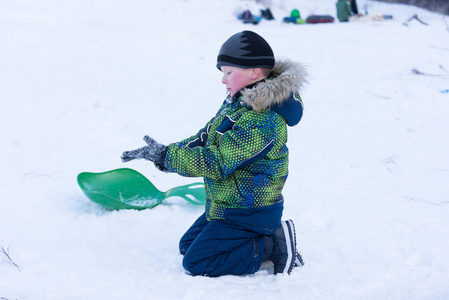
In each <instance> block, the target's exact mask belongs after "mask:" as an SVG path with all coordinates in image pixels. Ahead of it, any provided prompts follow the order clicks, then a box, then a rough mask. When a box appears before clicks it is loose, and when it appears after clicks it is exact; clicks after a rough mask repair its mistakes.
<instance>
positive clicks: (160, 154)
mask: <svg viewBox="0 0 449 300" xmlns="http://www.w3.org/2000/svg"><path fill="white" fill-rule="evenodd" d="M143 139H144V141H145V142H146V143H147V144H148V146H145V147H142V148H139V149H136V150H131V151H125V152H123V154H122V157H121V158H122V161H123V162H128V161H131V160H133V159H138V158H143V159H146V160H149V161H152V162H154V164H155V165H156V167H157V168H158V169H159V170H161V171H165V170H166V168H165V166H164V156H165V151H166V149H167V146H165V145H162V144H159V143H158V142H156V141H155V140H154V139H152V138H151V137H149V136H148V135H146V136H145V137H144V138H143Z"/></svg>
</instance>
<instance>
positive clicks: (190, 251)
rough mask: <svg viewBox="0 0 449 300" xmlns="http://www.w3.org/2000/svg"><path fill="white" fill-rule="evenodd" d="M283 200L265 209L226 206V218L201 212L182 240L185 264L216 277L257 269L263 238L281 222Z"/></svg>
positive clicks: (191, 271) (187, 266)
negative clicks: (213, 216) (208, 217)
mask: <svg viewBox="0 0 449 300" xmlns="http://www.w3.org/2000/svg"><path fill="white" fill-rule="evenodd" d="M283 208H284V203H283V202H280V203H277V204H274V205H270V206H267V207H263V208H251V209H226V210H225V215H224V217H225V219H224V220H211V221H208V220H207V219H206V215H205V214H202V215H201V216H200V217H199V218H198V219H197V220H196V221H195V223H194V224H193V225H192V226H191V227H190V228H189V229H188V230H187V232H186V233H185V234H184V235H183V237H182V238H181V241H180V242H179V250H180V252H181V254H182V255H184V258H183V261H182V264H183V267H184V268H185V269H186V270H187V271H188V272H189V273H190V274H192V275H205V276H210V277H216V276H221V275H231V274H232V275H243V274H253V273H255V272H257V271H258V270H259V268H260V266H261V264H262V262H263V261H262V258H263V254H264V237H265V236H269V235H273V234H274V232H275V231H276V229H277V228H278V227H279V225H280V223H281V217H282V211H283Z"/></svg>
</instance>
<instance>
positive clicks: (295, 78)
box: [241, 58, 307, 112]
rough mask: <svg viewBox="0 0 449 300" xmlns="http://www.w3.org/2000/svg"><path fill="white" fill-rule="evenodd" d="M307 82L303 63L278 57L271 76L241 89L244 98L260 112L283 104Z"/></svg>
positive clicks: (247, 103)
mask: <svg viewBox="0 0 449 300" xmlns="http://www.w3.org/2000/svg"><path fill="white" fill-rule="evenodd" d="M306 83H307V70H306V68H305V67H304V66H303V65H302V64H300V63H297V62H293V61H292V60H290V59H285V58H284V59H277V60H276V63H275V65H274V68H273V70H272V71H271V74H270V76H269V78H267V79H266V80H265V81H262V82H259V83H257V85H256V86H255V87H253V88H250V89H243V90H242V91H241V94H242V96H243V98H242V100H243V102H245V104H246V105H248V106H250V107H251V108H252V109H253V110H254V111H256V112H260V111H262V110H264V109H267V108H271V107H273V106H275V105H277V106H282V103H283V102H286V101H288V100H289V99H290V98H291V96H292V94H295V93H298V92H300V90H301V88H302V87H303V86H304V85H305V84H306Z"/></svg>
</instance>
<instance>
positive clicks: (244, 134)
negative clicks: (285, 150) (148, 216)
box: [165, 111, 276, 180]
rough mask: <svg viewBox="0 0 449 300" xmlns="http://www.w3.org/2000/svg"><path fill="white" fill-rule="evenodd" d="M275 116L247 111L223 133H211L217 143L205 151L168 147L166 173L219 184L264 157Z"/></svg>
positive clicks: (171, 145)
mask: <svg viewBox="0 0 449 300" xmlns="http://www.w3.org/2000/svg"><path fill="white" fill-rule="evenodd" d="M275 115H276V114H274V113H273V114H269V116H271V120H270V119H268V120H267V115H266V114H263V113H262V114H261V113H255V112H253V111H249V112H247V113H246V114H243V115H242V116H241V117H240V119H239V120H238V121H237V122H236V123H235V124H234V123H233V124H232V127H230V128H227V130H224V131H223V132H220V133H219V132H218V131H217V132H214V133H212V134H213V135H214V136H215V137H214V138H217V139H218V142H213V141H212V143H208V144H207V146H205V147H195V148H190V147H187V146H186V145H181V144H177V143H175V144H170V145H168V148H167V154H166V156H165V166H166V167H167V170H168V171H169V172H176V173H178V174H180V175H182V176H188V177H209V178H212V179H216V180H220V179H223V178H226V177H227V176H229V175H230V174H232V173H233V172H234V171H235V170H237V169H239V168H243V167H244V166H246V165H248V164H250V163H253V162H255V161H257V160H258V159H260V158H261V157H263V156H265V155H266V154H267V153H268V152H269V151H270V150H271V148H272V146H273V142H274V141H273V139H274V132H275V130H274V127H273V126H275V124H273V123H274V119H275Z"/></svg>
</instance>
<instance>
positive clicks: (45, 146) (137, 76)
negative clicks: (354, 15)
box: [0, 0, 449, 300]
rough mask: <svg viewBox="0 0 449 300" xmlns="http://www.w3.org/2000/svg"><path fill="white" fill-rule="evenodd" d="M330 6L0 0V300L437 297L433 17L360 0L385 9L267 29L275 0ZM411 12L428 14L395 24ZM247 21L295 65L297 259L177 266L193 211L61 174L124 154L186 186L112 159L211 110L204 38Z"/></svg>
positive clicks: (448, 163) (446, 55)
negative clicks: (102, 200)
mask: <svg viewBox="0 0 449 300" xmlns="http://www.w3.org/2000/svg"><path fill="white" fill-rule="evenodd" d="M335 2H336V1H335V0H321V1H306V0H298V1H293V0H290V1H287V0H283V1H273V8H272V11H273V14H274V16H275V18H276V20H274V21H265V20H263V21H262V22H261V23H260V24H259V25H257V26H254V25H244V24H242V23H240V22H239V21H237V20H236V18H235V13H236V11H239V10H241V9H242V8H246V7H248V8H252V9H254V8H259V7H260V6H258V5H256V4H255V3H254V2H252V1H249V0H246V1H242V0H222V1H205V0H171V1H156V0H153V1H149V0H145V1H144V0H129V1H104V0H98V1H87V0H78V1H56V0H45V1H39V2H36V1H30V0H23V1H8V0H6V1H3V2H2V9H1V17H0V91H1V93H0V97H1V102H0V114H1V115H0V125H1V126H0V128H1V129H0V131H1V140H0V149H1V157H2V159H1V160H0V168H1V169H2V170H3V171H2V172H1V173H0V182H1V191H2V197H1V200H0V246H1V247H2V248H3V250H4V251H5V252H4V253H3V252H0V298H2V299H19V300H25V299H33V300H36V299H185V300H188V299H205V298H210V299H233V298H236V299H248V300H250V299H447V298H449V286H448V284H447V283H448V282H449V256H448V255H447V250H448V249H449V219H448V213H449V197H448V195H449V185H448V182H449V151H448V150H449V140H448V136H449V118H448V117H447V114H448V112H449V94H447V93H443V92H442V91H444V90H447V89H449V80H448V79H449V43H448V42H449V32H448V30H449V29H448V24H449V19H448V17H445V16H443V15H440V14H436V13H432V12H429V11H425V10H422V9H419V8H417V7H413V6H405V5H399V4H385V3H377V2H373V1H371V0H366V1H363V0H359V1H358V5H359V10H360V11H362V12H364V11H365V10H367V11H368V12H369V13H370V14H391V15H393V17H394V19H393V20H389V21H383V22H358V23H344V24H343V23H338V22H336V23H334V24H319V25H293V24H284V23H282V18H283V17H284V16H287V15H289V13H290V11H291V10H292V9H293V8H298V9H300V11H301V15H302V16H303V17H304V18H305V17H307V16H308V15H310V14H313V13H315V14H330V15H333V16H335ZM253 12H257V10H255V11H253ZM414 14H418V16H419V18H420V19H421V20H423V21H424V22H426V23H428V24H429V25H428V26H425V25H423V24H421V23H419V22H418V21H416V20H412V21H411V22H410V23H409V24H408V26H405V25H403V23H404V22H405V21H407V20H408V19H409V18H410V17H411V16H413V15H414ZM245 29H249V30H254V31H256V32H258V33H260V34H261V35H262V36H264V37H265V38H266V39H267V40H268V41H269V43H270V44H271V45H272V47H273V49H274V52H275V54H276V56H278V57H288V58H291V59H293V60H296V61H300V62H302V63H304V64H306V65H307V66H308V68H309V71H310V73H311V78H310V80H309V81H310V84H309V85H308V86H307V88H306V89H305V90H304V91H303V92H302V98H303V100H304V104H305V107H306V109H305V114H304V118H303V120H302V121H301V123H300V124H299V125H298V126H296V127H293V128H291V129H290V130H289V143H288V146H289V148H290V175H289V179H288V181H287V184H286V186H285V189H284V196H285V199H286V202H285V212H284V217H285V218H286V219H287V218H291V219H293V220H294V222H295V224H296V229H297V237H298V246H299V248H300V250H301V252H302V254H303V256H304V260H305V262H306V265H305V266H304V267H303V268H296V269H294V270H293V272H292V274H291V275H290V276H289V275H282V274H281V275H276V276H275V275H272V274H270V270H269V268H264V269H263V270H261V271H259V272H258V273H256V274H253V275H248V276H223V277H219V278H207V277H192V276H189V275H187V274H185V272H184V270H183V268H182V265H181V260H182V257H181V255H180V254H179V253H178V241H179V238H180V237H181V235H182V234H183V233H184V232H185V230H187V228H188V227H189V226H190V225H191V223H193V221H194V220H195V219H196V218H197V217H198V216H199V215H200V214H201V212H202V207H199V206H194V205H191V204H189V203H187V202H186V201H184V200H182V199H179V198H171V199H168V200H166V201H164V203H163V204H162V205H160V206H157V207H155V208H153V209H150V210H144V211H132V210H129V211H115V212H111V211H107V210H104V209H102V208H100V207H99V206H97V205H96V204H94V203H91V202H90V201H89V200H88V199H87V198H86V197H85V196H84V195H83V194H82V192H81V190H80V189H79V187H78V185H77V183H76V176H77V175H78V174H79V173H80V172H83V171H91V172H103V171H107V170H112V169H116V168H121V167H129V168H133V169H135V170H137V171H139V172H141V173H142V174H144V175H145V176H146V177H147V178H149V179H150V180H151V181H152V182H153V183H154V184H155V185H156V186H157V187H158V188H159V189H161V190H167V189H169V188H171V187H173V186H177V185H183V184H188V183H191V182H198V181H200V179H198V178H183V177H180V176H178V175H176V174H164V173H161V172H159V171H158V170H156V168H154V166H153V165H152V164H149V163H146V162H144V161H133V162H129V163H127V164H123V163H122V162H121V160H120V155H121V153H122V151H125V150H131V149H135V148H137V147H141V146H142V145H143V140H142V138H143V136H144V135H146V134H148V135H150V136H152V137H154V138H155V139H156V140H158V141H160V142H162V143H166V144H167V143H170V142H174V141H179V140H181V139H183V138H185V137H188V136H190V135H191V134H194V133H196V132H197V130H198V129H199V128H201V127H202V126H203V125H204V124H205V122H206V121H207V120H209V118H210V117H211V116H212V115H213V114H214V113H215V112H216V110H217V109H218V107H219V105H220V103H221V102H222V100H223V99H224V97H225V90H224V87H223V86H222V84H221V73H220V72H219V71H218V70H217V69H216V68H215V60H216V55H217V53H218V50H219V47H220V46H221V44H222V43H223V42H224V41H225V40H226V39H227V38H228V37H229V36H230V35H232V34H234V33H236V32H239V31H241V30H245ZM413 69H416V70H419V71H420V72H423V73H426V74H429V75H417V74H414V73H413V72H412V70H413ZM430 75H432V76H430ZM2 248H0V250H1V249H2ZM6 254H8V255H9V257H10V259H11V260H9V259H8V257H7V255H6ZM12 262H14V263H15V264H16V265H17V267H16V266H15V265H13V263H12Z"/></svg>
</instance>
